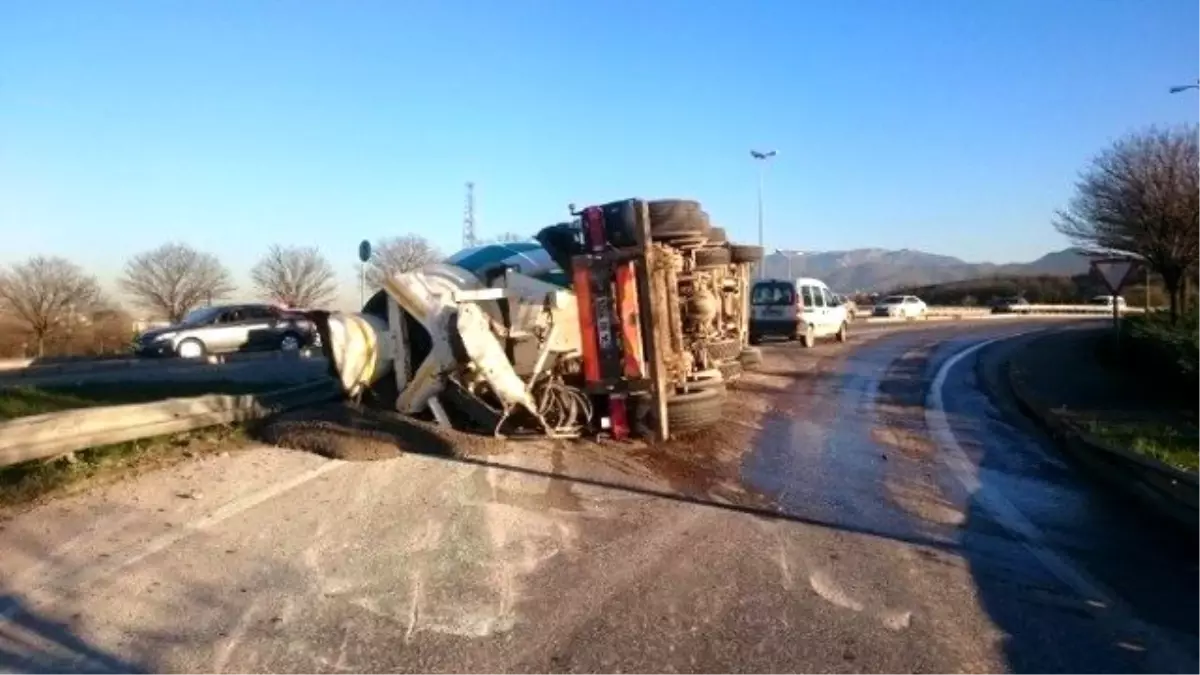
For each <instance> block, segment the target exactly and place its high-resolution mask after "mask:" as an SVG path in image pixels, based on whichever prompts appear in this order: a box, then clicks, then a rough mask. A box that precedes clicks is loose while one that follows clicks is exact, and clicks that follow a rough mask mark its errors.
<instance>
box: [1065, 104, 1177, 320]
mask: <svg viewBox="0 0 1200 675" xmlns="http://www.w3.org/2000/svg"><path fill="white" fill-rule="evenodd" d="M1198 132H1200V127H1197V126H1196V125H1186V126H1181V127H1175V128H1169V129H1163V128H1158V127H1150V128H1148V129H1145V130H1142V131H1137V132H1134V133H1131V134H1129V135H1127V136H1125V137H1123V138H1121V139H1119V140H1117V141H1116V142H1115V143H1113V145H1112V146H1111V147H1109V148H1107V149H1105V150H1104V151H1102V152H1101V153H1099V154H1098V155H1096V156H1095V157H1094V158H1093V159H1092V160H1091V162H1090V163H1089V164H1088V165H1087V166H1086V167H1085V168H1084V169H1083V171H1081V172H1080V175H1079V179H1078V181H1077V182H1076V185H1075V195H1074V197H1073V198H1072V199H1071V201H1070V202H1069V203H1068V204H1067V206H1066V208H1064V209H1063V210H1061V211H1060V212H1059V213H1058V214H1057V218H1056V219H1055V221H1054V227H1055V228H1056V229H1057V230H1058V231H1059V232H1060V233H1062V234H1063V235H1065V236H1066V237H1067V238H1068V239H1070V240H1071V241H1073V242H1075V243H1076V244H1078V245H1080V246H1083V247H1084V248H1087V249H1089V250H1091V251H1094V252H1097V253H1105V254H1116V255H1120V256H1127V257H1131V258H1134V259H1137V260H1140V261H1141V262H1142V264H1144V265H1146V266H1147V267H1149V268H1150V269H1151V270H1152V271H1153V272H1154V273H1155V274H1156V275H1157V276H1158V277H1159V278H1160V279H1161V280H1162V285H1163V287H1164V289H1165V290H1166V295H1167V300H1168V304H1169V306H1170V320H1171V322H1172V323H1177V322H1178V321H1179V318H1180V316H1181V313H1182V311H1183V310H1185V309H1186V308H1187V304H1188V301H1189V298H1190V293H1189V289H1191V288H1193V284H1194V282H1195V281H1196V280H1197V279H1196V276H1197V272H1198V271H1200V140H1198V138H1197V134H1198Z"/></svg>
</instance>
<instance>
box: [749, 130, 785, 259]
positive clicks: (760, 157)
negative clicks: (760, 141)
mask: <svg viewBox="0 0 1200 675" xmlns="http://www.w3.org/2000/svg"><path fill="white" fill-rule="evenodd" d="M777 154H779V153H777V152H776V151H774V150H767V151H766V152H760V151H758V150H751V151H750V156H751V157H753V158H754V159H755V160H757V161H758V246H759V248H761V247H762V246H763V181H764V180H765V177H766V173H767V160H769V159H771V158H772V157H774V156H775V155H777ZM765 272H766V259H765V258H764V259H763V261H762V262H759V263H758V278H759V279H762V278H763V274H764V273H765Z"/></svg>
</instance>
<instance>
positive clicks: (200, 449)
mask: <svg viewBox="0 0 1200 675" xmlns="http://www.w3.org/2000/svg"><path fill="white" fill-rule="evenodd" d="M244 440H245V435H244V430H243V427H241V426H238V425H234V426H219V427H209V428H207V429H200V430H197V431H192V432H187V433H183V434H176V435H174V436H158V437H155V438H148V439H142V440H138V441H130V442H128V443H117V444H115V445H105V446H100V447H97V448H90V449H88V450H83V451H81V452H76V453H74V454H73V455H68V456H66V457H60V458H57V459H53V460H48V461H33V462H25V463H22V464H16V465H13V466H9V467H5V468H2V469H0V508H5V507H14V506H21V505H24V504H28V503H31V502H35V501H37V500H39V499H41V498H43V497H47V496H50V495H55V494H63V493H69V492H71V491H73V490H77V489H80V488H83V487H92V486H95V485H97V484H98V483H105V482H112V481H115V480H118V479H120V478H122V477H125V476H128V475H131V474H135V473H137V472H139V471H146V470H152V469H157V468H162V467H166V466H170V465H172V464H176V463H178V462H182V461H184V460H187V459H190V458H192V457H196V456H198V455H201V454H212V453H215V452H221V451H223V450H224V449H228V448H230V447H231V446H236V445H238V444H240V443H241V442H243V441H244Z"/></svg>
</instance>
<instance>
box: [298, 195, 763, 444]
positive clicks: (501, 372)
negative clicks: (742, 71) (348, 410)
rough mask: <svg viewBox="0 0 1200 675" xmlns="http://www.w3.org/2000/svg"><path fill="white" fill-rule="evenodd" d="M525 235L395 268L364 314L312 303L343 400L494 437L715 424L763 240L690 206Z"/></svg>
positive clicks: (747, 359)
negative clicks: (734, 239)
mask: <svg viewBox="0 0 1200 675" xmlns="http://www.w3.org/2000/svg"><path fill="white" fill-rule="evenodd" d="M571 214H572V216H573V218H574V219H573V220H572V221H570V222H564V223H560V224H557V225H552V226H550V227H547V228H544V229H543V230H541V231H540V232H538V234H537V235H536V237H534V241H529V242H516V243H503V244H491V245H486V246H479V247H473V248H468V249H466V250H463V251H460V252H458V253H456V254H455V255H453V256H451V257H450V258H448V259H447V260H445V261H444V262H441V263H435V264H431V265H426V266H425V267H423V268H421V269H418V270H414V271H411V272H406V273H401V274H396V275H393V276H391V277H390V278H387V279H385V280H384V281H383V288H382V289H381V290H380V291H379V292H377V293H376V294H375V295H374V296H373V297H371V298H370V299H369V300H368V301H367V302H366V304H365V305H364V306H363V308H362V311H361V312H358V313H350V314H343V313H328V312H314V313H312V315H311V318H312V319H313V321H314V323H315V324H316V325H317V329H318V331H319V332H320V335H321V344H322V350H323V351H324V353H325V356H326V358H327V359H328V363H329V368H330V374H331V375H332V376H333V377H334V378H335V379H336V380H337V381H338V382H339V383H340V385H341V388H342V390H343V391H344V393H345V395H346V396H347V397H348V398H351V399H354V400H357V401H359V402H360V403H361V404H363V405H367V406H371V407H377V408H384V409H389V410H395V411H397V412H399V413H404V414H408V415H422V416H430V417H432V418H433V419H435V420H436V421H437V422H438V423H439V424H442V425H450V426H454V427H456V428H461V429H470V430H475V431H486V432H488V433H495V434H497V435H523V434H524V435H529V434H539V435H550V436H555V437H572V436H580V435H594V434H604V435H609V436H612V437H614V438H624V437H627V436H631V435H638V436H644V437H649V438H657V439H665V438H670V437H672V436H676V435H678V434H683V433H687V432H689V431H694V430H697V429H702V428H705V427H708V426H710V425H712V424H713V423H715V422H717V421H718V420H719V419H720V418H721V414H722V408H723V406H724V403H725V399H726V396H727V393H726V387H725V384H726V383H727V382H729V381H731V380H734V379H736V378H737V377H738V376H739V375H740V374H741V373H742V370H743V368H747V367H753V366H755V365H757V364H759V363H760V362H761V355H760V353H759V352H758V350H757V349H756V348H753V347H750V346H749V345H748V338H749V330H748V328H749V326H748V324H749V321H748V312H749V303H748V294H749V286H750V277H751V268H752V267H753V266H754V265H755V264H756V263H758V262H759V261H761V259H762V255H763V251H762V249H761V248H760V247H757V246H742V245H737V244H733V243H731V242H729V241H727V240H726V237H725V233H724V231H723V230H721V229H720V228H715V227H713V226H712V225H711V223H710V222H709V217H708V214H707V213H706V212H705V211H704V210H703V209H702V208H701V206H700V204H699V203H697V202H695V201H689V200H674V199H672V200H667V199H664V200H652V201H646V200H641V199H626V200H621V201H617V202H611V203H607V204H601V205H598V206H590V207H587V208H583V209H579V210H576V209H575V208H574V207H572V208H571Z"/></svg>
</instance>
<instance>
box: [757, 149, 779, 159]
mask: <svg viewBox="0 0 1200 675" xmlns="http://www.w3.org/2000/svg"><path fill="white" fill-rule="evenodd" d="M776 154H778V153H776V152H775V151H774V150H767V151H766V152H759V151H758V150H751V151H750V156H751V157H753V158H754V159H769V158H771V157H774V156H775V155H776Z"/></svg>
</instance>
